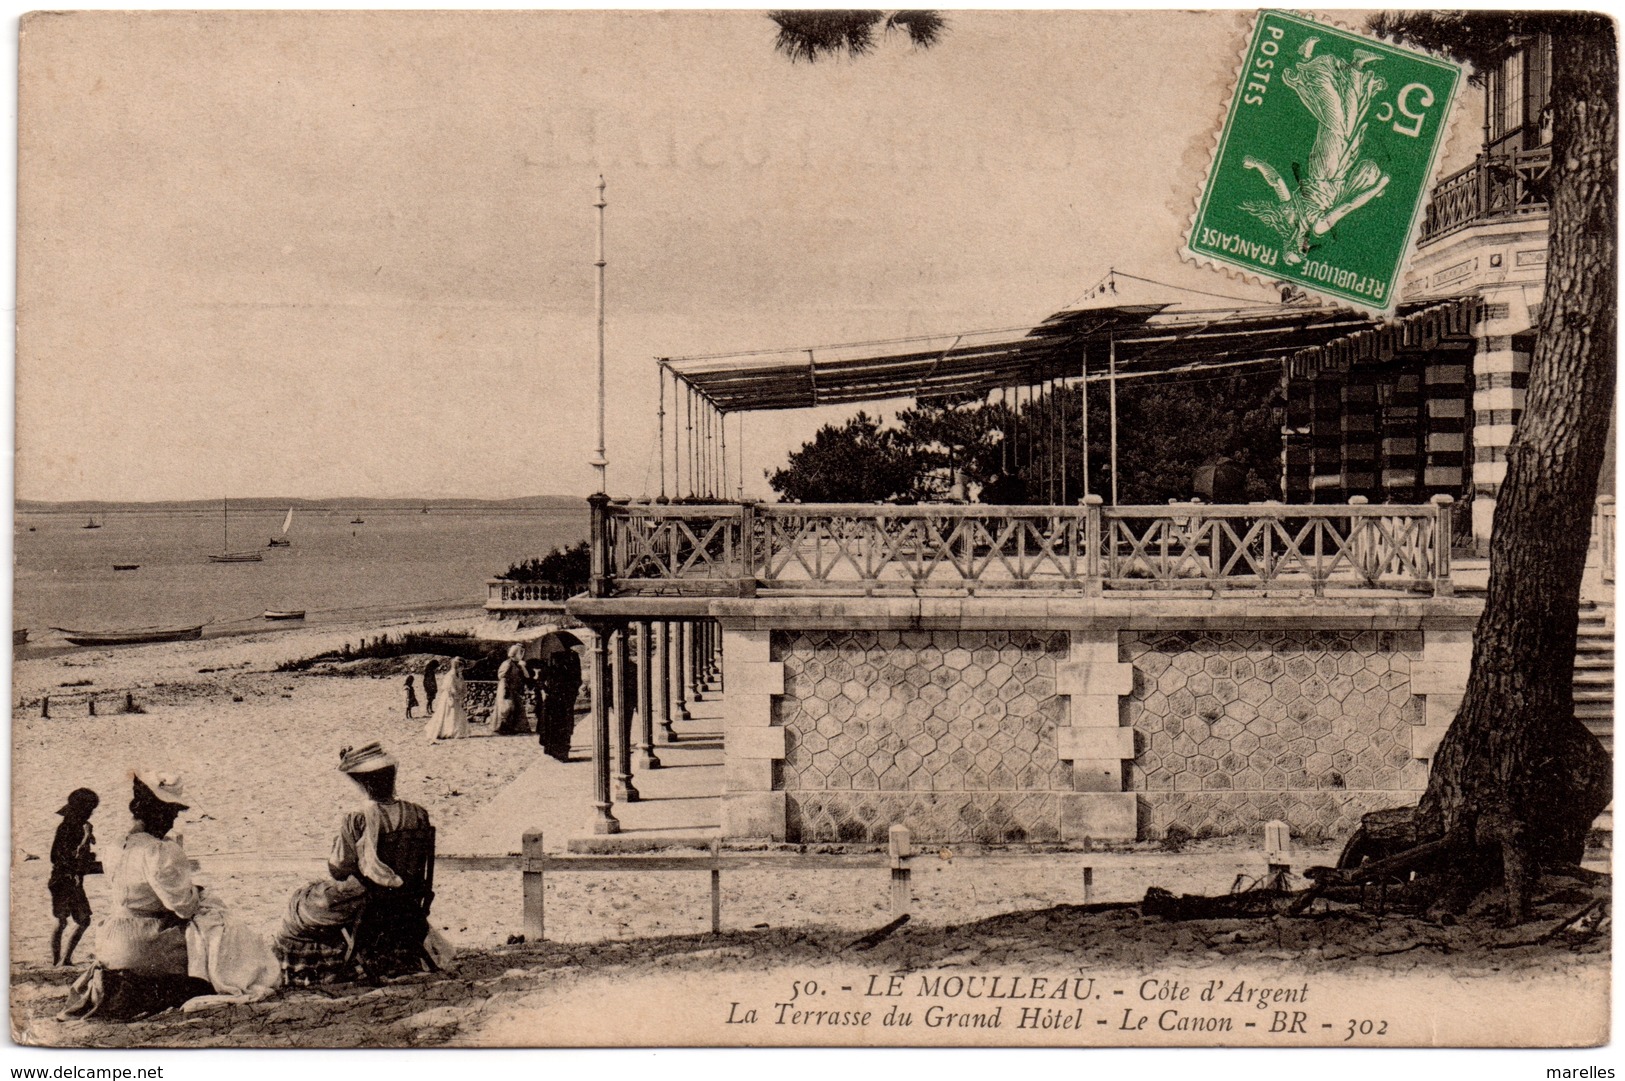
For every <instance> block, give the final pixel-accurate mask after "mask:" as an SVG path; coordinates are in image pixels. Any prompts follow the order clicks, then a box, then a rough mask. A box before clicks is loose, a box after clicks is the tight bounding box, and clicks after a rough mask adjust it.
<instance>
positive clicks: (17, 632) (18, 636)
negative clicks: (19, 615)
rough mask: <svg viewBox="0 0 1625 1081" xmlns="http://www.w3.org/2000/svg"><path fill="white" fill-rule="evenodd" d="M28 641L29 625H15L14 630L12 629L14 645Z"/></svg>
mask: <svg viewBox="0 0 1625 1081" xmlns="http://www.w3.org/2000/svg"><path fill="white" fill-rule="evenodd" d="M26 641H28V628H27V627H14V628H12V631H11V644H12V645H14V646H20V645H22V644H23V643H24V642H26Z"/></svg>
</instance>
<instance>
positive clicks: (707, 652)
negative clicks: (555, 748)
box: [586, 620, 722, 833]
mask: <svg viewBox="0 0 1625 1081" xmlns="http://www.w3.org/2000/svg"><path fill="white" fill-rule="evenodd" d="M586 630H587V635H588V637H589V638H590V640H591V641H590V643H589V650H588V661H589V663H588V681H589V686H590V687H591V699H592V715H591V716H592V732H593V739H592V761H593V804H594V808H595V811H594V820H593V832H595V833H619V832H620V828H621V826H620V822H619V820H617V819H616V817H615V815H614V810H613V808H614V804H615V803H617V802H619V803H637V802H638V801H639V800H641V799H642V794H641V793H640V792H639V791H638V788H637V782H636V779H635V774H636V773H638V772H645V771H649V770H656V769H661V768H663V765H664V764H663V763H662V762H661V760H660V755H659V751H658V750H657V747H658V746H659V745H660V744H672V743H676V742H677V741H678V736H677V733H676V731H675V730H674V729H673V727H672V724H673V722H674V721H679V720H683V721H686V720H689V719H691V714H690V712H689V709H688V703H690V702H698V701H701V700H702V698H703V697H704V696H707V695H715V694H717V693H718V692H719V691H720V689H721V670H722V662H721V650H722V635H721V634H720V633H719V632H718V630H717V627H716V625H715V623H713V622H711V621H709V620H699V621H689V620H674V621H665V620H632V621H628V622H619V621H616V622H607V621H606V622H598V623H595V624H594V625H592V626H591V627H589V628H587V629H586Z"/></svg>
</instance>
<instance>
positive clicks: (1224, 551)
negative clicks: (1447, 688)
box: [1104, 504, 1438, 592]
mask: <svg viewBox="0 0 1625 1081" xmlns="http://www.w3.org/2000/svg"><path fill="white" fill-rule="evenodd" d="M1105 517H1106V534H1107V543H1106V560H1105V570H1104V574H1105V577H1106V579H1107V582H1108V584H1118V585H1126V584H1129V583H1132V582H1133V581H1135V580H1149V581H1151V582H1153V583H1155V584H1157V585H1159V586H1162V587H1164V588H1176V587H1178V586H1180V584H1181V583H1185V584H1190V583H1192V582H1193V581H1205V582H1206V583H1207V584H1208V585H1209V586H1211V587H1212V588H1215V589H1217V588H1235V587H1247V586H1272V585H1283V586H1285V585H1293V586H1296V585H1299V584H1305V585H1308V586H1309V587H1310V588H1311V589H1313V590H1315V591H1316V592H1320V591H1321V590H1322V589H1324V588H1325V586H1326V585H1327V584H1329V583H1332V582H1334V581H1336V580H1338V579H1340V578H1348V579H1353V580H1357V581H1358V582H1361V583H1364V584H1365V585H1368V586H1373V587H1375V586H1382V585H1392V586H1396V587H1409V586H1415V585H1419V584H1427V583H1431V582H1432V581H1433V578H1434V574H1435V564H1436V562H1437V521H1438V512H1437V510H1436V508H1434V507H1371V506H1368V505H1359V504H1357V505H1352V506H1349V507H1334V506H1319V507H1304V506H1290V507H1289V506H1286V505H1281V504H1269V505H1265V506H1262V507H1252V506H1249V507H1245V508H1243V507H1203V506H1200V505H1196V504H1190V505H1176V506H1175V507H1170V508H1168V509H1167V510H1164V509H1162V508H1149V507H1117V508H1111V509H1108V510H1107V511H1106V512H1105Z"/></svg>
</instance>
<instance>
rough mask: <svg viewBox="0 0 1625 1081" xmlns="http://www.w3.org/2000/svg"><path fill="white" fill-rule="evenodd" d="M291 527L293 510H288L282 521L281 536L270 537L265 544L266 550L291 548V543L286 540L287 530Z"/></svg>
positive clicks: (290, 508)
mask: <svg viewBox="0 0 1625 1081" xmlns="http://www.w3.org/2000/svg"><path fill="white" fill-rule="evenodd" d="M292 525H293V508H292V507H289V508H288V516H287V517H286V518H284V519H282V536H280V537H272V538H271V539H270V540H268V541H266V542H265V547H267V548H292V547H293V541H291V540H289V539H288V529H289V528H290V527H291V526H292Z"/></svg>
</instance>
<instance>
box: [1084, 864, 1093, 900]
mask: <svg viewBox="0 0 1625 1081" xmlns="http://www.w3.org/2000/svg"><path fill="white" fill-rule="evenodd" d="M1094 899H1095V869H1094V868H1093V867H1085V868H1084V869H1083V903H1084V904H1089V903H1090V902H1091V901H1093V900H1094Z"/></svg>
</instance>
